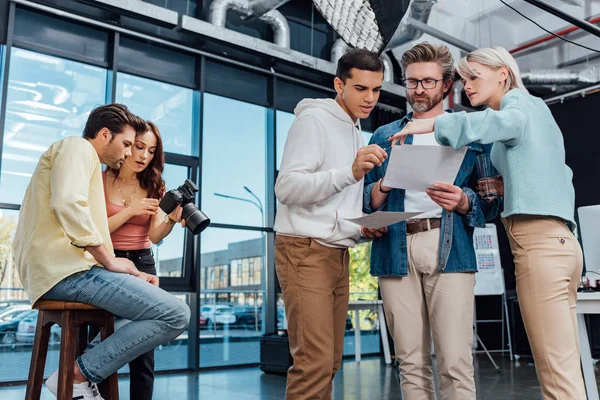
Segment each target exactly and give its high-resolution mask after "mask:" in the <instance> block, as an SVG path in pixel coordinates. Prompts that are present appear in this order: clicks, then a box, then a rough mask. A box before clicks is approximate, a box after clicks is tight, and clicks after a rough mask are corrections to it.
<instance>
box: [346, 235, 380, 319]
mask: <svg viewBox="0 0 600 400" xmlns="http://www.w3.org/2000/svg"><path fill="white" fill-rule="evenodd" d="M370 262H371V242H370V241H369V242H363V243H359V244H358V245H356V246H355V247H354V248H352V249H350V268H349V269H350V271H349V272H350V300H377V291H378V289H379V284H378V282H377V278H376V277H374V276H371V274H370ZM359 316H360V320H361V321H360V328H361V330H370V329H374V328H375V327H376V326H377V325H376V324H377V312H376V311H375V310H360V311H359ZM351 318H352V321H354V316H352V317H351Z"/></svg>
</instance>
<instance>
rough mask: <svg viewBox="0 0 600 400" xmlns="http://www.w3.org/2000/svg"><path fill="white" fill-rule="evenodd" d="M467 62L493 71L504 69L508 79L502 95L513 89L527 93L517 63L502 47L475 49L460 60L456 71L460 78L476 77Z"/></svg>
mask: <svg viewBox="0 0 600 400" xmlns="http://www.w3.org/2000/svg"><path fill="white" fill-rule="evenodd" d="M469 61H471V62H476V63H479V64H481V65H485V66H486V67H488V68H491V69H493V70H498V69H500V68H502V67H505V68H506V69H507V70H508V77H507V78H506V82H505V83H504V93H506V92H508V91H509V90H511V89H515V88H517V89H521V90H523V91H524V92H525V93H529V92H528V91H527V89H526V88H525V85H524V84H523V80H522V79H521V73H520V71H519V66H518V65H517V62H516V61H515V59H514V58H513V56H511V55H510V53H509V52H508V51H507V50H506V49H505V48H504V47H501V46H494V47H486V48H483V49H477V50H474V51H472V52H470V53H469V54H467V55H466V56H465V57H463V58H461V60H460V61H459V62H458V67H457V68H456V71H457V72H458V74H459V75H460V76H461V77H462V78H474V77H476V76H478V74H477V73H476V72H475V71H474V70H473V68H471V66H470V65H469Z"/></svg>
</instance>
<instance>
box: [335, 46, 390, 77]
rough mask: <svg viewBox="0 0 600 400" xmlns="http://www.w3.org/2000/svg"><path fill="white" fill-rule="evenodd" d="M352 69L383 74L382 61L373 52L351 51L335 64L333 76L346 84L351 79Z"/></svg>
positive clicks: (363, 50)
mask: <svg viewBox="0 0 600 400" xmlns="http://www.w3.org/2000/svg"><path fill="white" fill-rule="evenodd" d="M352 68H356V69H360V70H362V71H373V72H382V73H383V72H384V66H383V61H382V60H381V58H380V57H379V56H378V55H377V54H376V53H374V52H372V51H370V50H365V49H352V50H350V51H349V52H347V53H346V54H344V55H343V56H342V57H341V58H340V59H339V61H338V63H337V70H336V72H335V76H337V77H338V78H340V79H341V80H342V82H344V83H346V79H348V78H352V73H351V72H350V71H351V70H352Z"/></svg>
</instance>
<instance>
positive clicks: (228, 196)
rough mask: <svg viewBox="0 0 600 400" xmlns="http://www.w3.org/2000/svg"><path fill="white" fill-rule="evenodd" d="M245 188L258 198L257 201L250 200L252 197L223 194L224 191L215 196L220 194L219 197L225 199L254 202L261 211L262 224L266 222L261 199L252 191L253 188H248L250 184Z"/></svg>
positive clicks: (216, 194)
mask: <svg viewBox="0 0 600 400" xmlns="http://www.w3.org/2000/svg"><path fill="white" fill-rule="evenodd" d="M244 189H245V190H246V191H247V192H248V193H250V195H251V196H252V197H254V198H255V199H256V201H253V200H250V199H245V198H243V197H236V196H230V195H228V194H223V193H214V195H215V196H219V197H223V198H225V199H231V200H239V201H244V202H246V203H250V204H254V205H255V206H256V207H257V208H258V209H259V211H260V218H261V222H260V223H261V225H262V224H264V221H265V214H264V211H263V206H262V202H261V201H260V199H259V198H258V197H257V196H256V195H255V194H254V193H253V192H252V190H250V189H249V188H248V186H244Z"/></svg>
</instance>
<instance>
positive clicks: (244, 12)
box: [208, 0, 290, 49]
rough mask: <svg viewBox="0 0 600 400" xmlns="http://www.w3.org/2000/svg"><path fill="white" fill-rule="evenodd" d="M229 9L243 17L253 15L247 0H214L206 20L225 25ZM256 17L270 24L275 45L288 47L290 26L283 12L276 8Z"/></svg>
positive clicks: (217, 24) (221, 25)
mask: <svg viewBox="0 0 600 400" xmlns="http://www.w3.org/2000/svg"><path fill="white" fill-rule="evenodd" d="M229 10H232V11H235V12H237V13H238V14H240V15H241V16H242V17H245V18H248V17H251V16H252V15H253V12H252V8H251V2H250V1H248V0H215V1H213V2H212V3H211V5H210V9H209V12H208V21H209V22H210V23H211V24H213V25H216V26H220V27H225V23H226V22H227V11H229ZM258 18H259V19H260V20H261V21H263V22H265V23H267V24H269V25H270V26H271V28H272V29H273V38H274V42H275V44H276V45H278V46H280V47H283V48H286V49H289V48H290V26H289V24H288V22H287V20H286V19H285V17H284V16H283V14H281V13H280V12H279V11H277V10H271V11H268V12H266V13H264V14H262V15H261V16H260V17H258Z"/></svg>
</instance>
